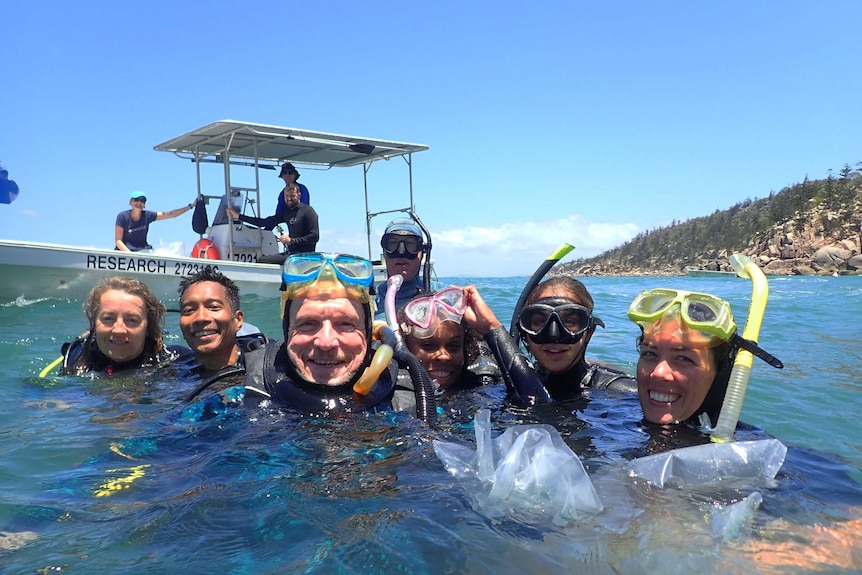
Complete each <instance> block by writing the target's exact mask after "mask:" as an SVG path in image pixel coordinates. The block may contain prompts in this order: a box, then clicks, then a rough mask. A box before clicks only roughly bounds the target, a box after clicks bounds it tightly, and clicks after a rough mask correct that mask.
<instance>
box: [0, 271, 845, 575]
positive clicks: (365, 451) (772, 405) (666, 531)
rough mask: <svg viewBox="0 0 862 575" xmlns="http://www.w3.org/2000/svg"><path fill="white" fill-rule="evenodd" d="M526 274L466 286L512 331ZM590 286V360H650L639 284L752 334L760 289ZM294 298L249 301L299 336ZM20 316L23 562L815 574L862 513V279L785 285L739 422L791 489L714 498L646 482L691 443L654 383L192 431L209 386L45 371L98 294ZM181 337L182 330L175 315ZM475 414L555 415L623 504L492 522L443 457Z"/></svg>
mask: <svg viewBox="0 0 862 575" xmlns="http://www.w3.org/2000/svg"><path fill="white" fill-rule="evenodd" d="M444 281H445V280H444ZM524 282H525V278H505V279H497V278H469V279H464V278H457V279H453V280H451V281H446V282H445V283H455V284H459V285H465V284H467V283H476V284H477V285H478V286H479V288H480V290H481V291H482V293H483V294H484V295H485V297H486V299H487V300H488V301H489V303H490V304H491V306H492V307H493V308H494V309H495V311H496V312H497V314H498V315H499V317H500V318H501V319H502V320H503V323H504V324H505V325H508V324H509V320H510V319H511V314H512V308H513V305H514V302H515V300H516V299H517V296H518V294H519V293H520V289H521V287H522V286H523V284H524ZM585 283H586V284H587V286H588V287H589V289H590V290H591V292H592V294H593V296H594V298H595V300H596V314H597V315H599V316H600V317H601V318H602V319H603V320H604V321H605V323H606V325H607V329H605V330H601V328H600V329H599V331H598V332H597V333H596V335H595V336H594V337H593V340H592V343H591V345H590V350H589V354H588V355H589V357H590V358H591V359H598V360H601V361H603V362H606V363H609V364H612V365H614V366H616V367H619V368H622V369H624V370H628V371H630V372H631V371H633V368H634V362H635V361H636V356H635V350H634V339H635V336H636V335H637V328H636V327H635V326H634V325H633V324H631V323H630V322H629V321H628V320H627V319H626V317H625V311H626V309H627V307H628V304H629V303H630V302H631V300H632V299H633V297H634V296H635V295H636V294H637V293H638V292H639V291H640V290H642V289H647V288H651V287H676V288H683V289H691V290H696V291H706V292H711V293H715V294H717V295H720V296H723V297H725V298H726V299H728V300H729V301H730V302H731V304H732V305H733V308H734V312H735V315H736V318H737V322H738V323H739V324H740V325H742V324H744V321H745V315H746V313H747V307H748V298H749V295H750V289H751V288H750V284H749V283H748V282H746V281H744V280H740V279H733V278H731V279H724V278H719V279H713V278H587V279H586V280H585ZM277 301H278V300H277V298H275V297H274V298H273V299H272V300H267V299H263V298H257V297H252V298H247V299H246V300H245V301H244V302H243V309H244V311H245V316H246V319H247V320H249V321H251V322H252V323H254V324H256V325H257V326H258V327H260V328H262V329H263V331H265V332H266V333H268V334H269V335H271V336H272V335H275V336H277V337H278V334H279V330H280V321H279V318H278V310H277ZM0 305H2V307H0V358H2V360H3V361H4V364H5V365H6V366H7V369H6V372H5V375H3V376H2V378H0V381H2V385H3V398H4V401H3V402H2V404H0V493H2V495H0V530H3V531H5V532H6V533H7V534H8V535H6V536H5V537H0V545H3V546H4V547H7V548H8V547H15V548H17V549H16V550H14V551H3V549H0V572H3V573H37V572H45V573H47V572H60V573H130V574H131V573H135V574H140V573H213V572H215V573H225V574H228V573H231V574H233V573H236V574H264V573H521V572H530V573H550V572H554V573H561V572H577V573H620V572H622V573H691V572H693V571H695V570H699V571H701V572H719V573H721V572H727V573H747V572H753V571H762V572H773V571H771V570H770V569H771V567H770V565H773V564H779V565H783V564H784V563H782V561H784V562H785V563H788V562H789V563H794V562H796V563H798V564H800V565H799V566H796V567H789V568H787V569H788V570H787V571H781V572H799V573H807V572H815V571H816V567H817V564H816V561H817V560H820V559H819V556H818V553H820V552H821V550H822V549H824V548H825V547H826V546H828V545H830V544H834V543H835V539H836V538H835V537H832V539H829V540H828V541H825V542H824V540H822V539H818V535H817V531H816V530H814V531H813V530H812V527H813V526H815V525H822V526H826V527H827V528H830V527H832V528H837V530H839V531H840V530H841V529H842V528H843V527H844V526H847V525H858V523H856V524H854V523H852V521H853V520H856V521H857V522H858V520H859V519H860V518H862V511H860V510H862V486H860V482H862V472H860V467H862V425H860V415H862V413H860V411H862V401H860V394H862V367H860V363H862V329H860V328H859V322H858V319H859V317H860V316H862V278H849V277H848V278H786V279H785V278H770V298H769V304H768V306H767V311H766V317H765V320H764V324H763V329H762V330H761V337H760V343H761V345H762V346H763V347H764V348H765V349H767V350H768V351H770V352H772V353H774V354H775V355H777V356H778V357H780V358H781V359H782V360H783V361H784V364H785V366H786V367H785V369H784V370H781V371H779V370H774V369H772V368H769V367H768V366H766V364H764V363H762V362H755V367H754V370H753V376H752V381H751V383H750V385H749V391H748V394H747V396H746V401H745V405H744V409H743V414H742V420H743V421H744V422H746V423H748V424H752V425H754V426H756V427H758V428H760V429H761V430H763V431H762V432H750V433H751V434H752V436H756V437H763V436H765V434H766V433H768V434H770V435H772V436H774V437H777V438H779V439H780V440H781V441H782V442H783V443H785V445H787V446H788V447H789V452H788V456H787V460H786V461H785V464H784V466H783V468H782V470H781V472H780V473H779V476H778V478H777V480H776V482H774V483H771V484H768V485H752V486H750V487H748V488H744V489H741V488H734V489H724V490H720V491H719V490H716V491H713V492H703V491H690V492H686V491H684V490H680V489H665V490H660V489H656V488H653V487H650V486H648V485H645V484H643V483H642V482H638V481H635V480H633V479H631V478H630V477H628V475H627V473H626V462H627V460H629V459H631V458H633V457H637V456H641V455H645V454H646V453H647V452H650V451H655V450H661V449H665V448H667V446H669V445H670V446H672V445H676V444H678V443H680V442H682V443H684V442H687V441H690V440H692V437H662V436H661V435H660V434H656V433H652V434H651V433H648V432H647V431H645V429H644V427H643V426H642V425H641V424H640V410H639V406H638V403H637V399H636V398H635V397H633V396H621V395H618V394H610V393H603V392H595V391H594V392H592V393H590V394H589V396H588V397H587V398H585V399H583V400H581V401H578V402H575V403H571V404H560V405H554V406H545V407H541V408H536V409H532V410H525V409H519V408H516V407H513V406H510V405H508V404H507V403H506V401H505V397H504V394H503V393H502V390H500V389H499V388H497V387H496V386H495V387H488V388H485V389H481V390H478V391H475V392H467V393H462V394H460V395H459V396H457V397H455V398H449V399H446V400H444V401H443V402H441V406H440V412H441V422H440V425H439V426H438V428H437V429H433V430H432V429H429V428H428V427H426V426H424V425H423V424H421V423H420V422H418V421H416V420H415V419H413V418H412V417H410V416H408V415H407V414H378V415H373V416H369V415H358V416H349V417H338V418H332V419H316V418H308V417H301V416H297V415H295V414H290V413H285V412H281V411H278V410H275V409H258V410H248V409H246V410H237V411H235V412H233V413H230V414H228V415H227V416H224V417H221V418H217V419H215V420H212V421H209V422H205V423H200V424H183V423H180V422H179V420H178V415H179V412H180V410H181V409H182V401H181V398H182V397H183V395H184V393H185V392H187V391H188V390H189V389H190V388H191V387H192V386H193V385H194V384H193V382H185V381H181V380H179V379H178V378H177V377H176V374H175V373H173V372H172V371H170V370H167V371H163V372H159V373H150V374H144V375H141V376H136V377H129V378H116V379H114V380H112V381H104V380H103V381H99V380H91V379H86V378H68V377H67V378H57V377H50V378H47V379H39V378H38V377H37V375H38V373H39V372H40V370H41V369H42V368H43V367H44V366H45V365H47V364H48V363H50V361H51V360H53V359H54V358H55V357H56V356H57V355H58V353H59V348H60V345H61V344H62V342H64V341H67V340H70V339H72V338H73V337H74V336H75V335H77V334H78V333H80V331H82V329H83V328H84V327H85V325H84V316H83V313H82V311H81V304H80V302H77V301H75V302H68V301H61V300H44V301H28V300H26V298H22V299H19V300H18V301H16V302H0ZM175 305H176V303H175V302H173V306H174V307H175ZM168 306H169V307H171V302H168ZM167 329H168V332H169V333H168V339H169V340H170V341H172V342H175V343H182V341H181V338H180V337H179V335H178V334H179V330H178V324H177V317H176V314H169V318H168V325H167ZM478 407H485V408H488V409H490V410H491V413H492V422H493V425H494V428H495V430H496V432H502V431H503V430H505V429H506V428H507V426H509V425H511V424H515V423H539V422H542V423H551V424H553V425H554V426H555V427H556V428H557V429H558V430H559V432H560V433H561V435H562V436H563V437H564V438H565V440H566V442H567V443H568V445H569V446H570V447H571V448H572V449H573V450H574V452H575V453H577V454H578V456H579V457H580V458H581V459H582V461H583V462H584V465H585V467H586V469H587V471H588V472H589V474H590V477H591V479H592V480H593V483H594V485H595V486H596V489H597V491H598V493H599V496H600V497H601V499H602V502H603V504H604V505H605V510H604V511H602V512H601V513H599V514H597V515H589V514H588V515H585V516H583V517H580V518H579V519H578V520H577V521H570V522H568V523H567V524H565V525H560V524H555V523H554V522H553V521H552V520H551V516H552V515H553V513H552V510H547V509H542V508H541V507H539V506H537V507H536V508H533V509H530V510H528V511H521V512H518V513H511V514H504V515H502V516H499V515H496V516H492V515H491V514H488V513H487V512H485V511H484V510H483V508H482V507H481V506H480V505H478V504H477V501H478V498H479V497H480V496H481V494H482V493H483V492H487V486H483V485H482V484H480V483H479V482H478V481H476V482H465V481H459V480H456V479H454V478H453V477H452V476H450V475H449V474H448V473H447V472H446V470H445V469H444V467H443V465H442V463H441V462H440V460H439V459H438V458H437V456H436V455H435V453H434V450H433V446H432V441H433V440H435V439H443V440H446V441H455V442H460V443H464V444H472V443H473V442H474V435H473V433H474V431H473V415H474V414H475V411H476V409H477V408H478ZM682 435H686V434H685V433H683V434H682ZM689 435H691V434H689ZM742 435H743V436H745V435H746V434H742ZM742 438H744V437H742ZM753 490H757V491H759V492H760V493H761V494H762V495H763V498H764V501H763V504H762V505H761V507H760V509H759V510H758V511H757V513H756V515H755V517H754V519H753V521H750V522H748V523H746V524H745V525H742V526H741V527H740V529H739V532H738V533H734V534H733V536H732V537H727V536H718V535H716V533H715V532H714V531H713V530H712V529H711V527H710V523H709V513H710V509H712V508H715V507H717V506H719V505H721V504H728V503H733V502H735V501H738V500H739V499H741V498H742V497H743V496H745V495H747V494H748V493H750V492H751V491H753ZM848 520H849V521H851V523H848ZM15 538H18V539H17V540H16V539H15ZM4 541H5V543H4ZM846 545H848V546H849V547H847V548H846V549H843V550H842V553H843V555H842V557H843V562H841V561H839V562H837V563H836V562H833V563H829V564H828V567H826V570H827V571H828V572H847V573H852V572H858V571H859V570H860V569H862V557H860V548H859V539H858V537H857V538H856V539H855V540H853V539H852V538H851V540H850V542H849V543H847V544H846ZM764 549H766V553H767V554H766V555H764ZM800 549H801V550H802V551H801V552H800ZM807 551H810V552H811V553H807ZM794 557H796V559H794ZM812 561H815V563H812ZM824 561H827V559H824ZM782 568H784V567H782Z"/></svg>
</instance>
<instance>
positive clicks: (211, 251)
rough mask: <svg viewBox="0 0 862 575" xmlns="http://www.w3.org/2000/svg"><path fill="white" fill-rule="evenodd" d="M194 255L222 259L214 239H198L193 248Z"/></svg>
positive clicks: (201, 257) (209, 258)
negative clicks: (213, 241)
mask: <svg viewBox="0 0 862 575" xmlns="http://www.w3.org/2000/svg"><path fill="white" fill-rule="evenodd" d="M192 257H193V258H200V259H202V260H220V259H221V256H220V255H219V253H218V248H217V247H215V244H214V243H212V240H207V239H203V240H198V241H197V243H195V247H194V248H193V249H192Z"/></svg>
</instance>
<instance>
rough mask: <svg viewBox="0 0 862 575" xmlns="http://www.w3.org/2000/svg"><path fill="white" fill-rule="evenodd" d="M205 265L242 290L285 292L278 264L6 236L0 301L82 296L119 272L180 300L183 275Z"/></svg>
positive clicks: (0, 254)
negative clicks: (178, 289) (21, 239)
mask: <svg viewBox="0 0 862 575" xmlns="http://www.w3.org/2000/svg"><path fill="white" fill-rule="evenodd" d="M203 266H213V267H214V268H216V269H217V270H218V271H220V272H222V273H223V274H225V275H226V276H227V277H229V278H230V279H232V280H233V281H234V282H236V284H237V285H238V286H239V288H240V293H241V294H242V295H250V294H256V295H258V296H261V297H278V296H279V286H280V285H281V267H280V266H278V265H274V264H257V263H243V262H231V261H228V260H209V259H197V258H190V257H181V256H171V255H159V254H154V253H141V252H120V251H116V250H106V249H100V248H84V247H75V246H65V245H59V244H47V243H39V242H20V241H14V240H0V303H6V302H9V301H12V300H15V299H16V298H18V297H21V296H23V297H24V298H26V299H31V300H32V299H37V298H44V297H61V298H67V299H78V300H80V299H83V298H84V297H85V296H86V295H87V293H88V292H89V291H90V289H91V288H92V287H93V286H94V285H95V284H96V282H98V281H99V280H100V279H101V278H103V277H106V276H114V275H119V276H129V277H134V278H137V279H139V280H141V281H142V282H144V283H146V284H147V286H149V287H150V289H151V290H153V293H155V294H156V296H158V297H159V299H162V300H163V301H168V300H176V299H178V294H177V288H178V287H179V282H180V280H181V279H182V278H183V277H185V276H188V275H191V274H192V273H194V272H196V271H198V270H200V269H201V268H202V267H203Z"/></svg>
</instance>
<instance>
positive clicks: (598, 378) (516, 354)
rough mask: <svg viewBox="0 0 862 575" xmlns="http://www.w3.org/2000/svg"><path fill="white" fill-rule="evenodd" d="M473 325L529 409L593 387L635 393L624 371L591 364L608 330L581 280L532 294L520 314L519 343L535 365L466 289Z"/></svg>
mask: <svg viewBox="0 0 862 575" xmlns="http://www.w3.org/2000/svg"><path fill="white" fill-rule="evenodd" d="M467 293H468V301H469V308H470V311H469V312H468V313H467V314H465V316H464V317H465V320H466V321H467V322H468V325H470V326H471V327H473V328H474V329H476V331H478V332H479V333H480V334H483V335H484V337H485V340H486V341H487V342H488V344H489V345H490V347H491V350H492V351H493V352H494V356H495V357H496V359H497V362H498V364H499V365H500V369H501V371H502V372H503V379H504V381H506V383H507V387H508V389H509V391H510V392H514V394H515V396H516V397H519V398H521V400H522V401H526V402H527V403H546V402H550V401H565V400H569V399H575V398H577V397H580V395H581V393H582V391H583V389H585V388H588V387H593V388H601V389H610V390H614V391H626V392H634V391H636V389H637V387H636V384H635V381H634V379H633V378H631V377H629V376H627V375H626V374H625V373H623V372H621V371H617V370H615V369H611V368H608V367H604V366H600V365H596V364H592V365H591V364H589V363H587V361H586V359H585V354H586V349H587V344H588V343H589V341H590V338H591V337H592V335H593V332H594V331H595V329H596V326H598V325H601V326H604V323H603V322H602V320H601V319H599V318H597V317H595V316H594V315H593V314H592V311H593V299H592V297H591V296H590V293H589V291H587V288H586V287H585V286H584V284H582V283H581V282H579V281H578V280H575V279H572V278H567V277H555V278H551V279H549V280H547V281H545V282H543V283H540V284H538V285H537V286H535V287H534V288H533V289H532V290H530V291H529V293H528V295H527V298H526V301H525V305H524V306H523V307H522V308H521V309H520V310H519V312H518V320H517V325H516V330H517V333H518V337H519V339H522V340H523V341H524V342H525V343H526V347H527V349H528V350H529V351H530V353H531V354H532V355H533V357H534V358H535V363H532V362H530V360H529V359H528V358H527V357H526V355H525V354H524V353H523V352H522V351H521V349H520V347H519V345H518V341H517V340H516V339H513V338H512V337H511V336H510V335H509V333H508V332H506V330H505V328H503V326H502V324H501V323H500V321H499V320H498V319H497V317H496V316H495V315H494V312H493V311H491V309H490V308H489V307H488V305H487V304H486V303H485V302H484V300H483V299H482V297H481V295H479V292H478V290H476V289H475V287H474V286H471V287H470V288H467Z"/></svg>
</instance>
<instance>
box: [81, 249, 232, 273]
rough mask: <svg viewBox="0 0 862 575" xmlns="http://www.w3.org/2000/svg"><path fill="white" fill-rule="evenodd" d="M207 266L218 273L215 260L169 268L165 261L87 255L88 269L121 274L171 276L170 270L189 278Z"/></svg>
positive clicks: (176, 265)
mask: <svg viewBox="0 0 862 575" xmlns="http://www.w3.org/2000/svg"><path fill="white" fill-rule="evenodd" d="M205 266H210V267H212V268H213V269H214V270H216V271H218V266H217V265H215V263H213V260H201V263H193V264H192V263H187V262H173V265H172V266H170V267H169V266H168V262H166V261H165V260H159V259H153V258H141V257H132V256H97V255H94V254H87V268H88V269H96V270H111V271H120V272H138V273H148V274H161V275H165V274H168V275H170V272H169V271H168V270H171V271H173V275H175V276H187V275H191V274H193V273H195V272H199V271H201V270H202V269H203V268H204V267H205Z"/></svg>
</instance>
